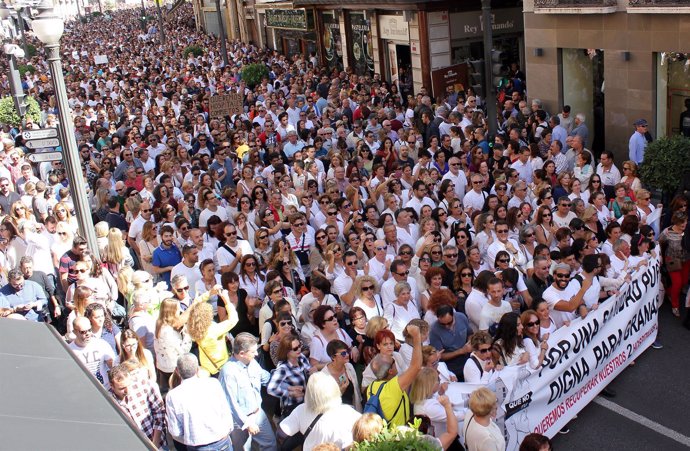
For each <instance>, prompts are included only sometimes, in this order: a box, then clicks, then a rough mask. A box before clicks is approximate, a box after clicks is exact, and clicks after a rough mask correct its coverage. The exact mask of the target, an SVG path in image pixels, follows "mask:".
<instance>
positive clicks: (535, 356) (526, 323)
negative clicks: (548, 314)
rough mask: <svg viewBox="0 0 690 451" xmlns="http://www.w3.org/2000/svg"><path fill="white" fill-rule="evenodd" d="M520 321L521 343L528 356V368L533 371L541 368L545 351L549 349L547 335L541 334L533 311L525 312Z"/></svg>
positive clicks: (538, 322)
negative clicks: (521, 329) (522, 336)
mask: <svg viewBox="0 0 690 451" xmlns="http://www.w3.org/2000/svg"><path fill="white" fill-rule="evenodd" d="M520 321H522V327H523V335H524V338H523V339H522V343H523V345H524V346H525V349H526V350H527V354H529V366H530V368H532V369H533V370H536V369H538V368H539V367H541V364H542V363H543V362H544V357H545V356H546V351H547V350H548V349H549V344H548V343H547V340H548V339H549V334H548V333H545V334H544V335H542V334H541V327H540V325H539V324H540V321H539V318H538V317H537V312H535V311H534V310H525V311H524V312H522V315H520Z"/></svg>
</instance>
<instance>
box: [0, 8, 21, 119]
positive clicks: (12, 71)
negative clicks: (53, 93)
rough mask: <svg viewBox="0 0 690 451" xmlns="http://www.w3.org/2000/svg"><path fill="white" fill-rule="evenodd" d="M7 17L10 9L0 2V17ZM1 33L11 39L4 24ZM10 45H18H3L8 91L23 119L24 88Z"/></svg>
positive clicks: (4, 18) (8, 43) (9, 43)
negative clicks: (8, 84)
mask: <svg viewBox="0 0 690 451" xmlns="http://www.w3.org/2000/svg"><path fill="white" fill-rule="evenodd" d="M9 17H10V10H9V8H7V5H5V4H4V3H2V4H0V19H1V20H2V21H5V20H7V19H8V18H9ZM2 34H3V35H4V36H6V37H7V38H8V41H11V40H10V39H9V31H6V30H5V29H4V24H3V30H2ZM12 47H14V48H15V49H18V47H16V46H14V45H12V44H11V42H7V43H6V44H5V46H3V52H4V53H5V55H6V56H7V63H8V66H9V70H8V72H9V74H8V75H9V80H10V92H11V93H12V99H13V100H14V108H15V109H16V110H17V114H19V117H20V118H22V119H24V114H25V113H26V101H25V96H24V89H23V88H22V82H21V75H20V74H19V71H18V70H17V59H16V58H15V52H16V50H14V51H10V50H13V49H12Z"/></svg>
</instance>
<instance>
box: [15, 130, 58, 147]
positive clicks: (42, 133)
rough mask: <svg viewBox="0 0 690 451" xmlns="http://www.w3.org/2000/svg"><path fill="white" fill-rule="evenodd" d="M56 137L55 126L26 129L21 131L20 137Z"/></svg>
mask: <svg viewBox="0 0 690 451" xmlns="http://www.w3.org/2000/svg"><path fill="white" fill-rule="evenodd" d="M57 137H58V131H57V128H41V129H38V130H28V131H25V132H24V133H22V138H24V139H46V138H57ZM58 145H59V144H58Z"/></svg>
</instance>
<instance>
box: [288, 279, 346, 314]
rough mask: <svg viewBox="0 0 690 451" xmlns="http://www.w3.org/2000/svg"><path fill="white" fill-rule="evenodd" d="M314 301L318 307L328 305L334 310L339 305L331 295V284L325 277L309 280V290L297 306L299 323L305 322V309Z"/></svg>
mask: <svg viewBox="0 0 690 451" xmlns="http://www.w3.org/2000/svg"><path fill="white" fill-rule="evenodd" d="M314 301H317V302H318V303H319V305H330V306H331V307H333V308H334V309H335V308H336V307H337V306H339V305H340V301H339V300H338V299H337V298H336V297H335V296H333V295H332V294H331V282H329V281H328V279H326V278H325V277H321V276H314V277H313V278H312V279H311V289H310V291H309V293H307V294H305V295H304V296H302V299H301V300H300V303H299V305H298V306H297V319H298V320H299V321H300V322H305V321H306V318H305V314H307V313H308V312H307V308H308V307H309V306H311V305H312V304H313V303H314Z"/></svg>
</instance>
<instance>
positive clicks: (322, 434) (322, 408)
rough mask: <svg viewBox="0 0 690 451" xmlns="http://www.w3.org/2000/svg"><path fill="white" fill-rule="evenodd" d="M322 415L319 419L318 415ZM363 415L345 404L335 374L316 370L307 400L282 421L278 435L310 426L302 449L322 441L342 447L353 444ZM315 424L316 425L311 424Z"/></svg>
mask: <svg viewBox="0 0 690 451" xmlns="http://www.w3.org/2000/svg"><path fill="white" fill-rule="evenodd" d="M319 415H320V416H321V417H320V418H319V419H318V420H317V421H316V422H314V420H315V419H316V418H317V416H319ZM360 416H361V414H360V413H359V412H357V411H356V410H355V409H354V408H353V407H352V406H349V405H347V404H343V402H342V398H341V395H340V387H339V386H338V383H337V382H336V380H335V379H333V377H331V376H330V375H328V374H326V373H322V372H318V373H314V374H313V375H312V376H311V377H310V378H309V381H308V382H307V391H306V393H305V396H304V403H303V404H300V405H298V406H297V407H296V408H295V410H293V411H292V413H291V414H290V415H289V416H288V417H287V418H285V419H284V420H283V421H281V422H280V425H279V426H278V435H287V436H288V437H291V436H293V435H295V434H297V433H298V432H301V433H302V434H304V433H306V432H307V429H310V431H311V432H310V433H309V434H308V435H307V436H306V437H305V438H304V442H303V443H302V448H303V449H304V450H305V451H310V450H311V449H313V448H314V447H315V446H316V445H318V444H319V443H326V442H331V443H335V444H336V445H337V446H338V447H340V448H347V447H349V446H350V445H351V444H352V429H353V427H354V424H355V423H356V421H357V420H358V419H359V417H360ZM312 423H315V424H314V426H313V427H310V425H311V424H312Z"/></svg>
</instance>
